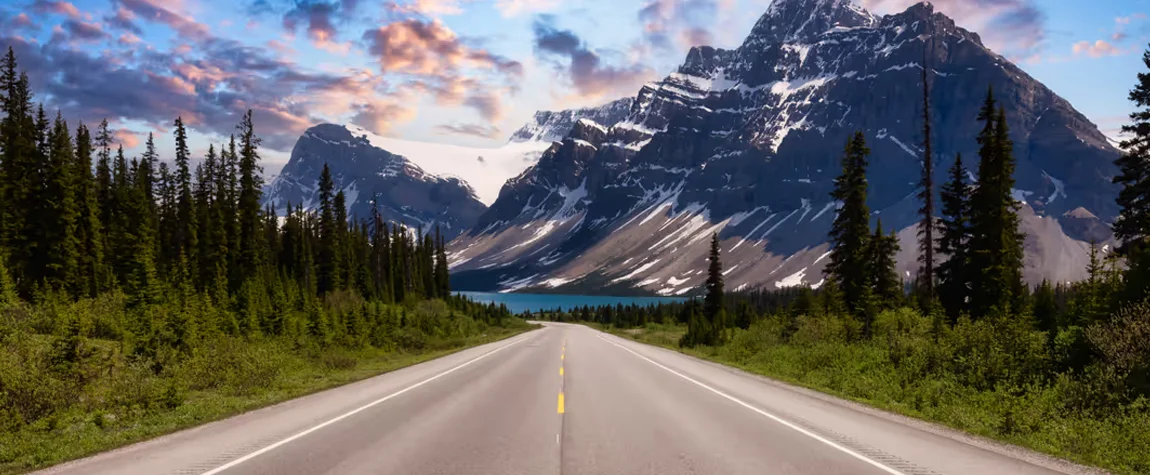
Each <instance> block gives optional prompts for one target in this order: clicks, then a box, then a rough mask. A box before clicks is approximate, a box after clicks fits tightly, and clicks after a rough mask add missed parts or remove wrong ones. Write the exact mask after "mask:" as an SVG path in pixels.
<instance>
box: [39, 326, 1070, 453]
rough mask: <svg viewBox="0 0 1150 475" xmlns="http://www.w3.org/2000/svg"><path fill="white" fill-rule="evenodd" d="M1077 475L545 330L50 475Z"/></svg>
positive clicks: (781, 390)
mask: <svg viewBox="0 0 1150 475" xmlns="http://www.w3.org/2000/svg"><path fill="white" fill-rule="evenodd" d="M1082 470H1083V469H1081V468H1079V467H1075V466H1072V465H1070V464H1066V463H1061V462H1059V461H1057V460H1053V459H1049V458H1046V457H1042V456H1039V455H1036V454H1033V453H1030V452H1027V451H1023V450H1020V449H1012V448H1009V447H1001V446H998V445H996V444H992V443H986V442H981V441H978V440H974V439H971V438H964V437H963V436H961V435H958V434H955V433H952V432H950V431H948V430H943V429H939V428H935V427H932V426H928V425H926V424H922V423H916V422H913V421H907V420H905V419H903V418H900V417H896V416H892V415H889V414H885V413H881V412H879V411H874V410H868V409H865V408H861V407H859V406H857V405H854V404H851V403H846V402H842V401H838V400H835V399H833V398H830V397H826V396H822V395H818V394H814V393H811V392H809V391H805V390H797V389H794V388H791V387H788V386H785V385H782V384H779V383H774V382H772V381H769V380H766V379H764V378H760V377H757V376H753V375H749V374H746V373H743V372H740V371H737V370H733V369H729V368H726V367H722V366H719V365H715V364H713V363H708V362H704V361H700V360H697V359H694V358H691V357H688V356H685V355H682V354H679V353H676V352H673V351H669V350H664V349H661V348H655V347H651V346H647V345H643V344H639V343H636V342H633V341H629V340H625V339H621V338H618V337H615V336H611V335H606V334H604V333H601V332H598V331H595V330H592V329H590V328H587V327H583V326H576V325H562V324H547V326H546V327H545V328H543V329H540V330H536V331H533V332H530V333H527V334H524V335H520V336H517V337H514V338H512V339H509V340H504V341H501V342H497V343H492V344H489V345H484V346H481V347H477V348H472V349H469V350H466V351H462V352H459V353H456V354H453V355H450V356H447V357H444V358H440V359H438V360H434V361H430V362H427V363H423V364H420V365H416V366H412V367H409V368H405V369H402V370H398V371H394V372H391V373H388V374H384V375H381V376H378V377H375V378H371V379H368V380H365V381H361V382H358V383H354V384H350V385H347V386H343V387H340V388H337V389H333V390H329V391H325V392H321V393H317V394H314V395H311V396H307V397H303V398H299V399H296V400H293V401H289V402H286V403H283V404H279V405H276V406H272V407H268V408H265V409H261V410H258V411H253V412H250V413H247V414H243V415H240V416H237V417H233V418H230V419H226V420H223V421H219V422H215V423H211V424H207V425H204V426H201V427H198V428H194V429H189V430H185V431H182V432H178V433H175V434H172V435H169V436H165V437H161V438H158V439H155V440H152V441H148V442H143V443H140V444H136V445H133V446H129V447H126V448H123V449H119V450H116V451H112V452H108V453H104V454H100V455H97V456H94V457H90V458H86V459H82V460H78V461H75V462H70V463H67V464H64V465H60V466H57V467H54V468H51V469H48V470H45V471H43V472H41V473H52V474H69V475H70V474H86V475H93V474H97V475H98V474H116V475H120V474H199V475H218V474H227V475H254V474H284V475H291V474H405V475H422V474H491V475H496V474H498V475H516V474H531V475H547V474H565V475H567V474H571V475H574V474H588V475H591V474H595V475H614V474H620V475H622V474H628V475H632V474H652V475H654V474H659V475H679V474H683V475H685V474H755V475H763V474H818V475H831V474H852V475H870V474H904V475H919V474H979V475H984V474H998V473H1001V474H1055V473H1080V472H1081V471H1082Z"/></svg>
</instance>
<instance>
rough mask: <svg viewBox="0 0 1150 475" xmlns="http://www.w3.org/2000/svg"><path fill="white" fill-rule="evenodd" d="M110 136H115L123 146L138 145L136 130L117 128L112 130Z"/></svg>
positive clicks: (138, 139) (138, 137) (133, 146)
mask: <svg viewBox="0 0 1150 475" xmlns="http://www.w3.org/2000/svg"><path fill="white" fill-rule="evenodd" d="M112 136H113V137H115V139H116V142H118V143H119V144H120V145H123V146H124V148H128V149H131V148H136V146H137V145H140V136H139V135H138V134H137V133H136V132H133V131H131V130H128V129H117V130H116V131H115V132H112Z"/></svg>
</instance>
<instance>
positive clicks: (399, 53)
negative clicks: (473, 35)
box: [363, 19, 523, 76]
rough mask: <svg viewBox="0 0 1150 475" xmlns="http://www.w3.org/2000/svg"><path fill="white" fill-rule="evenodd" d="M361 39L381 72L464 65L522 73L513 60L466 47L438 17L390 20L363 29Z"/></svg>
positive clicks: (443, 69)
mask: <svg viewBox="0 0 1150 475" xmlns="http://www.w3.org/2000/svg"><path fill="white" fill-rule="evenodd" d="M363 41H364V43H366V44H367V45H368V52H369V53H370V54H371V55H372V56H373V57H374V58H375V59H376V60H377V61H378V62H379V66H380V70H381V71H382V72H384V73H392V72H401V73H409V74H418V75H438V74H441V73H445V72H450V71H455V70H458V69H459V68H460V67H465V66H466V67H478V68H487V69H493V70H497V71H498V72H501V73H503V74H507V75H512V76H519V75H522V73H523V67H522V65H521V64H519V63H518V62H516V61H511V60H508V59H505V58H502V57H499V56H496V55H493V54H491V53H489V52H487V51H485V50H480V49H473V48H470V47H468V46H467V45H465V44H464V43H463V41H462V40H460V38H459V37H458V36H456V35H455V32H453V31H451V30H450V29H448V28H447V27H446V26H445V25H444V24H443V23H442V22H440V21H439V20H431V21H424V20H419V19H409V20H403V21H397V22H393V23H390V24H387V25H384V26H381V27H379V28H376V29H372V30H368V31H366V32H364V34H363Z"/></svg>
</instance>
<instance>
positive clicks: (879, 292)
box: [869, 219, 903, 309]
mask: <svg viewBox="0 0 1150 475" xmlns="http://www.w3.org/2000/svg"><path fill="white" fill-rule="evenodd" d="M898 251H899V244H898V235H896V234H895V233H894V232H893V231H892V232H891V234H890V235H889V236H888V235H884V234H883V230H882V219H879V220H878V226H877V227H876V228H875V231H874V236H872V237H871V240H870V263H869V266H870V269H871V273H872V281H873V282H874V284H873V285H874V297H875V299H876V302H877V305H876V307H877V308H884V309H885V308H895V307H898V306H899V305H900V304H901V301H902V297H903V285H902V279H900V278H899V276H898V268H897V267H896V263H895V256H896V255H897V254H898Z"/></svg>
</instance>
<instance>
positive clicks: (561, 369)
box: [559, 366, 563, 376]
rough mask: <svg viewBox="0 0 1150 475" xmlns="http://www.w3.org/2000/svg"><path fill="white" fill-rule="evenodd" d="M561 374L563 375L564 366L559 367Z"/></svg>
mask: <svg viewBox="0 0 1150 475" xmlns="http://www.w3.org/2000/svg"><path fill="white" fill-rule="evenodd" d="M559 376H563V367H562V366H560V367H559Z"/></svg>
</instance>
